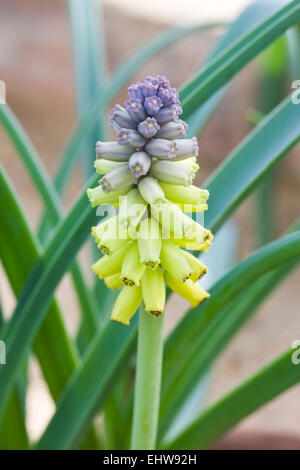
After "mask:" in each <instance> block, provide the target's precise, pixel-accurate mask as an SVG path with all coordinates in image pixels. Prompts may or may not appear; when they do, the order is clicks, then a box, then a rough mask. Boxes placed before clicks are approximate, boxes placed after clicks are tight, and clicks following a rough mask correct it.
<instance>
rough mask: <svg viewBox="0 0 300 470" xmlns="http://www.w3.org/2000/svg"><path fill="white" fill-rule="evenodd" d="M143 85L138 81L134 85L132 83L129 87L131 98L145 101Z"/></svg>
mask: <svg viewBox="0 0 300 470" xmlns="http://www.w3.org/2000/svg"><path fill="white" fill-rule="evenodd" d="M142 86H143V83H142V82H136V83H134V84H133V85H130V86H129V87H128V96H129V98H131V99H136V100H141V101H143V99H144V96H143V93H142Z"/></svg>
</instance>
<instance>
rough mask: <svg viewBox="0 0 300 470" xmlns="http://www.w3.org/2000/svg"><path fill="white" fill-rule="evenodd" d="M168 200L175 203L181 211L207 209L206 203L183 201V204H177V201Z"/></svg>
mask: <svg viewBox="0 0 300 470" xmlns="http://www.w3.org/2000/svg"><path fill="white" fill-rule="evenodd" d="M170 202H172V203H174V204H176V206H177V207H178V208H179V209H180V210H182V212H204V211H207V209H208V205H207V204H201V203H199V204H187V203H184V204H179V202H176V201H172V200H170Z"/></svg>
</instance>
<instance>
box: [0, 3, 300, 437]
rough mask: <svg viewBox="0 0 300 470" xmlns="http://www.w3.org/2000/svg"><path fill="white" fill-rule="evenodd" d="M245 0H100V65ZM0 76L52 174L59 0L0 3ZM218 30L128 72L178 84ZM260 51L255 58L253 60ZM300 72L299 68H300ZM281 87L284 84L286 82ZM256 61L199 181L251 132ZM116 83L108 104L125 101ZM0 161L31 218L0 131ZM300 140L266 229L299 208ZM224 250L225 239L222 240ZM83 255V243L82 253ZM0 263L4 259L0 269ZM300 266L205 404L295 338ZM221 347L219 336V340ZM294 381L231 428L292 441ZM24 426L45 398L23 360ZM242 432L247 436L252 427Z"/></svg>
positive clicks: (34, 206) (76, 177)
mask: <svg viewBox="0 0 300 470" xmlns="http://www.w3.org/2000/svg"><path fill="white" fill-rule="evenodd" d="M248 3H249V1H248V0H231V1H230V2H224V1H223V0H210V2H199V1H197V0H185V2H182V1H179V0H164V1H163V2H162V1H159V0H151V1H150V0H138V1H136V2H133V1H132V0H104V1H103V2H102V6H103V16H104V24H105V31H106V33H105V34H106V38H105V41H106V50H107V63H108V73H110V72H111V71H112V70H114V69H115V68H116V67H117V66H118V64H120V63H121V62H123V61H124V60H125V59H126V58H127V57H129V56H130V54H131V53H132V52H134V51H135V50H136V49H137V48H138V47H139V46H141V45H142V44H144V43H146V42H147V41H148V40H150V39H151V38H153V37H154V36H155V35H156V34H158V33H159V32H160V31H162V30H164V29H165V28H167V27H169V26H171V25H174V24H178V23H179V22H180V23H181V24H182V23H183V24H192V23H195V22H206V21H212V22H221V23H224V22H231V21H232V20H233V19H234V18H235V17H236V16H237V15H238V14H239V13H240V12H241V10H242V9H243V8H244V7H245V6H246V5H247V4H248ZM0 8H1V14H0V44H1V48H0V80H4V81H5V83H6V92H7V97H6V98H7V102H8V104H9V105H10V106H11V108H12V109H13V110H14V112H15V113H16V115H17V117H18V118H19V120H20V121H21V122H22V124H23V126H24V128H25V130H26V131H27V133H28V134H29V136H30V137H31V139H32V141H33V143H34V145H35V147H36V148H37V150H38V152H39V153H40V155H41V156H42V159H43V163H44V164H45V166H46V168H47V170H48V172H49V174H50V175H54V173H55V168H56V167H57V163H58V159H59V157H60V155H61V152H62V150H63V148H64V145H65V143H66V141H67V139H68V136H69V135H70V133H71V131H72V129H73V127H74V124H75V122H76V102H75V95H76V93H75V87H74V81H73V80H74V78H73V77H74V75H73V64H72V48H71V36H70V25H69V18H68V4H67V2H66V1H61V0H44V1H43V2H41V1H38V0H10V2H7V1H5V0H0ZM222 31H223V27H219V28H214V29H213V30H210V31H205V32H198V33H194V34H193V35H191V36H189V37H187V38H185V39H183V40H181V41H179V42H178V43H176V44H175V45H173V46H172V47H170V48H168V49H167V50H166V51H164V52H163V53H161V54H160V55H159V56H158V57H156V58H155V59H153V60H151V61H149V62H148V63H147V65H146V66H144V67H143V68H142V69H141V70H140V71H139V73H138V74H136V75H135V76H134V77H133V80H132V81H135V80H142V79H144V77H145V76H146V75H147V74H151V75H155V74H158V73H159V74H165V75H167V76H168V78H169V79H170V80H171V82H172V84H173V86H176V87H180V86H181V85H182V84H183V83H184V81H185V80H186V79H187V78H188V77H189V76H190V75H191V73H192V72H193V71H194V70H195V69H196V67H198V66H199V63H200V62H201V60H204V59H205V58H206V56H207V55H208V53H209V51H210V50H211V48H212V47H213V45H214V44H215V43H216V41H217V39H218V38H219V37H220V35H221V34H222ZM262 60H263V59H262ZM298 78H299V79H300V77H298ZM286 90H287V91H286V92H287V93H288V92H289V91H290V83H287V84H286ZM257 95H258V89H257V61H256V62H254V63H253V62H252V63H251V65H250V66H247V67H246V68H245V69H244V70H243V71H242V72H241V73H240V74H239V76H238V78H237V79H235V80H234V82H233V84H232V85H231V86H230V89H229V91H228V92H227V94H226V96H225V98H224V99H223V100H222V103H221V105H220V106H219V108H218V109H217V112H215V113H214V115H213V117H212V118H211V119H210V121H209V123H208V125H207V126H206V128H205V130H204V132H202V134H201V136H200V138H199V146H200V152H199V164H200V172H199V176H198V181H197V183H196V184H201V183H202V182H203V181H204V180H205V179H206V178H207V177H208V176H209V175H210V173H211V172H212V171H213V170H214V168H215V167H216V166H217V165H218V164H219V163H220V162H221V161H222V160H223V159H224V158H225V157H226V156H227V155H228V153H229V152H230V151H231V150H232V149H233V148H234V147H235V146H236V145H237V144H238V143H239V142H240V141H241V140H242V138H243V137H244V136H245V135H246V134H247V132H249V130H250V129H251V124H250V122H249V120H248V119H247V118H246V116H247V113H248V112H249V109H250V108H253V107H256V104H257ZM124 99H125V90H124V92H123V93H122V94H120V95H119V96H118V97H117V99H116V100H115V102H120V103H121V102H123V101H124ZM0 138H1V151H0V152H1V162H2V164H3V166H4V167H5V169H6V171H7V173H8V175H9V177H10V178H11V180H12V182H13V184H14V186H15V188H16V190H17V192H18V194H19V197H20V199H21V201H22V204H23V206H24V208H25V211H26V213H27V215H28V217H29V219H30V221H31V224H32V226H33V227H36V225H37V223H38V220H39V217H40V214H41V210H42V207H41V204H40V198H39V197H37V196H36V192H35V189H34V188H33V185H32V183H31V181H30V179H29V177H28V175H27V173H26V172H25V171H24V169H23V167H22V164H21V162H20V160H19V159H18V157H17V155H16V153H15V151H14V149H13V148H12V146H11V144H10V142H9V140H8V138H7V137H6V135H5V134H4V132H3V131H2V129H0ZM81 185H82V181H81V177H80V172H79V171H78V169H77V170H76V171H75V172H74V174H73V177H72V179H71V184H70V185H69V188H68V191H67V194H66V197H65V201H64V202H65V205H66V207H68V206H69V205H70V203H71V202H72V200H73V198H74V196H75V195H76V193H77V191H78V189H79V188H80V187H81ZM299 194H300V152H299V146H296V147H295V149H294V150H293V151H292V152H291V153H290V154H289V155H288V156H287V157H286V158H285V159H284V162H283V164H281V166H280V171H279V172H278V174H277V178H276V191H275V192H274V195H273V200H272V204H273V205H274V208H276V220H275V221H274V234H275V235H276V236H278V235H280V234H281V233H282V232H283V231H284V230H285V229H286V228H287V227H288V226H289V224H290V223H291V222H292V221H293V220H295V219H297V218H298V217H299V215H300V210H299V206H300V204H299V199H300V198H299ZM254 208H255V195H253V196H251V197H250V198H248V199H247V200H246V202H244V203H243V204H242V205H241V207H240V208H239V209H238V211H237V212H236V213H235V214H234V216H233V219H234V221H235V223H236V226H237V229H238V246H237V256H238V257H239V258H243V257H245V256H247V255H248V254H249V253H251V252H252V251H253V250H255V249H256V248H257V246H258V245H259V234H258V228H257V215H256V213H255V210H254ZM224 250H226V246H224ZM80 256H81V259H82V261H83V263H84V261H85V257H86V256H85V250H84V249H83V250H82V252H81V253H80ZM0 269H1V266H0ZM0 275H1V276H0V279H1V287H0V295H1V301H2V303H3V307H4V312H5V314H6V315H7V316H9V314H10V312H11V311H12V309H13V307H14V305H15V299H14V296H13V294H12V292H11V290H10V287H9V284H8V282H7V281H6V278H5V275H4V273H3V271H2V269H1V271H0ZM299 285H300V270H299V269H298V270H297V271H295V272H294V273H293V274H292V275H291V276H290V277H289V278H288V279H287V280H286V281H285V282H284V283H283V284H282V285H281V286H280V288H279V289H277V291H276V293H275V294H274V295H272V296H271V297H270V298H269V300H268V301H267V302H265V303H264V304H263V306H262V307H261V308H260V309H259V311H258V313H257V314H256V315H255V316H254V317H253V318H252V319H251V320H250V321H249V322H248V323H247V324H246V326H245V327H244V328H243V329H242V330H241V331H240V332H239V333H238V334H237V335H236V336H235V339H234V340H233V342H232V343H231V344H230V346H229V347H227V348H226V350H225V352H224V353H223V354H222V356H221V358H220V359H219V360H218V362H217V364H216V365H215V367H214V370H213V374H212V376H211V377H210V384H209V394H208V398H207V401H208V402H213V401H214V400H215V399H216V398H217V397H219V396H221V395H223V394H224V393H225V392H226V391H228V390H229V389H231V388H232V387H233V386H235V385H237V384H238V383H239V382H240V381H241V380H243V379H245V378H246V377H247V376H249V375H250V374H252V373H253V372H254V371H255V370H256V369H258V368H259V367H260V366H262V365H263V364H265V363H266V362H268V361H270V360H271V359H272V358H273V357H275V355H276V354H279V353H280V352H282V351H283V350H285V349H286V348H288V347H290V345H291V343H292V341H293V340H295V339H300V315H299V310H300V304H299ZM58 298H59V300H60V302H61V304H62V306H63V307H64V308H63V310H64V311H65V312H67V318H66V321H67V325H68V328H69V331H71V332H72V333H75V331H76V327H77V322H78V311H77V306H76V303H75V300H74V299H73V298H72V295H71V290H70V289H69V279H68V277H67V276H66V277H65V278H64V280H63V282H62V283H61V285H60V287H59V289H58ZM185 308H186V304H185V303H184V301H179V300H178V298H177V299H176V302H172V303H171V306H170V308H169V312H168V314H167V321H168V322H169V325H168V328H171V325H172V324H173V323H174V322H175V321H176V319H177V318H178V317H179V316H180V315H182V312H183V311H184V309H185ZM217 347H218V345H217ZM299 391H300V386H297V387H294V388H293V389H292V390H290V391H289V392H287V393H285V394H284V395H281V396H280V397H279V398H277V399H276V400H274V401H273V402H272V403H270V404H269V405H267V406H265V407H264V408H263V409H261V410H259V411H258V412H256V413H255V414H254V415H252V416H251V417H250V418H248V419H246V420H244V421H243V422H242V424H240V425H239V426H238V428H236V429H235V430H234V431H233V432H232V433H231V434H232V436H234V437H235V436H237V435H239V436H249V435H252V434H253V435H257V431H259V432H264V431H266V432H268V433H273V434H275V435H278V436H279V437H278V438H280V433H281V432H286V433H288V434H290V435H291V436H292V439H296V440H297V439H298V438H299V439H300V430H299V414H300V411H299V398H298V397H299ZM27 406H28V416H27V419H28V429H29V432H30V434H31V437H32V438H33V439H35V438H37V437H38V436H39V435H40V433H41V432H42V430H43V429H44V428H45V426H46V423H47V421H48V420H49V418H50V416H51V414H52V413H53V411H54V405H53V403H52V400H51V398H50V396H49V394H48V391H47V389H46V386H45V385H44V382H43V381H42V379H41V373H40V371H39V367H38V365H37V363H36V362H35V361H34V359H32V361H31V366H30V388H29V394H28V397H27ZM249 433H250V434H249Z"/></svg>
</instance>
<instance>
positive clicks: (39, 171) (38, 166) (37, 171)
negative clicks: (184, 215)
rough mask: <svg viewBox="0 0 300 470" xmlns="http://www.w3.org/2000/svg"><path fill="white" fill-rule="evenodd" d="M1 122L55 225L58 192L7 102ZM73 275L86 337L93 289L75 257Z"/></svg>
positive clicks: (0, 109)
mask: <svg viewBox="0 0 300 470" xmlns="http://www.w3.org/2000/svg"><path fill="white" fill-rule="evenodd" d="M0 122H1V124H2V125H3V127H4V129H5V130H6V132H7V134H8V135H9V137H10V139H11V142H12V143H13V145H14V147H15V149H16V150H17V152H18V155H19V156H20V158H21V159H22V162H23V164H24V166H25V167H26V168H27V170H28V172H29V174H30V176H31V179H32V181H33V183H34V185H35V187H36V189H37V190H38V192H39V194H40V196H41V198H42V200H43V201H44V204H45V206H46V208H47V210H48V212H49V216H50V217H51V221H52V223H53V225H55V224H56V223H57V222H58V221H59V220H60V217H61V215H62V208H61V203H60V200H59V196H58V195H57V191H56V189H55V188H54V186H53V184H52V182H51V180H50V178H49V177H48V175H47V172H46V170H45V168H44V166H43V163H42V160H41V158H40V156H39V155H38V153H37V151H36V150H35V148H34V146H33V145H32V143H31V141H30V139H29V137H28V136H27V134H26V132H25V131H24V129H23V127H22V126H21V124H20V122H19V121H18V119H17V118H16V116H15V115H14V113H13V112H12V111H11V109H10V108H9V106H8V105H2V106H0ZM42 241H43V240H42ZM36 259H37V256H35V257H34V258H33V260H34V261H36ZM32 265H33V262H32V263H31V264H28V270H27V273H29V267H31V266H32ZM72 277H73V282H74V286H75V293H76V295H77V297H78V300H79V303H80V306H81V311H82V314H83V326H84V331H85V332H86V334H87V336H89V337H91V336H92V335H93V334H94V332H95V330H96V325H97V321H96V318H97V315H96V305H95V303H94V302H93V295H92V292H90V290H89V289H88V288H87V286H86V284H85V280H84V277H83V275H82V272H81V269H80V266H79V264H78V263H77V261H76V260H75V261H74V264H73V266H72ZM25 279H26V277H24V276H23V277H22V281H21V282H25ZM20 289H21V286H19V291H20ZM50 318H51V317H49V322H50V323H49V327H50V326H51V328H52V330H53V331H54V330H55V316H53V317H52V319H53V320H52V321H53V322H54V324H53V325H50V324H51V321H50ZM44 348H47V345H46V343H44ZM49 348H51V345H49Z"/></svg>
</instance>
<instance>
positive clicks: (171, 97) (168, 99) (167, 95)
mask: <svg viewBox="0 0 300 470" xmlns="http://www.w3.org/2000/svg"><path fill="white" fill-rule="evenodd" d="M157 96H158V97H159V98H160V99H161V100H162V102H163V105H164V106H170V105H171V104H179V99H178V94H177V92H174V88H162V87H160V89H159V90H158V93H157Z"/></svg>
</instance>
